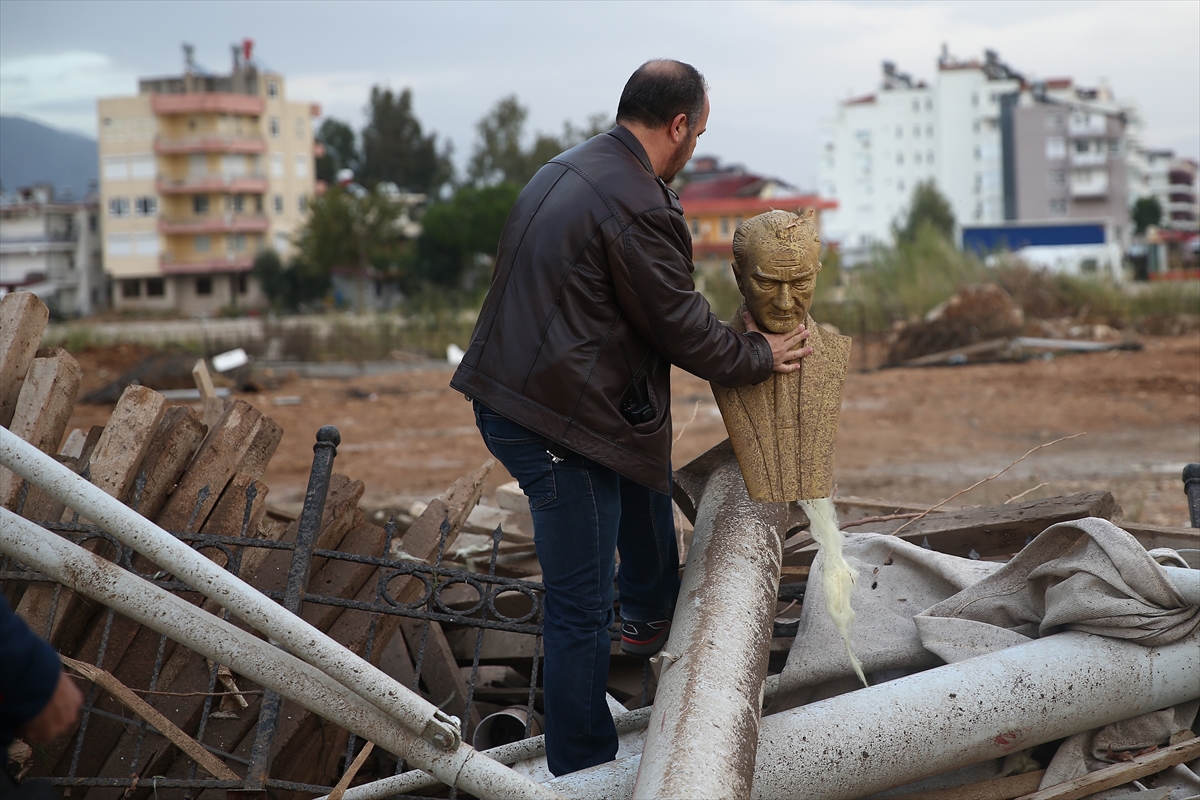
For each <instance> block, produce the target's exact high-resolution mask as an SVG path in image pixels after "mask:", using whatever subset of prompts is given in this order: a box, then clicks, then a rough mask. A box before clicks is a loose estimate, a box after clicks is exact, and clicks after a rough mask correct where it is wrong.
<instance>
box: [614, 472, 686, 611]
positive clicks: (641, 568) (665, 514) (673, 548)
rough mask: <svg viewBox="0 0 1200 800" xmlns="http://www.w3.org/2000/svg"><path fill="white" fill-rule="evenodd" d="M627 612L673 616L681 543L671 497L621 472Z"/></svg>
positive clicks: (620, 583) (621, 577) (621, 583)
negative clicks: (677, 539)
mask: <svg viewBox="0 0 1200 800" xmlns="http://www.w3.org/2000/svg"><path fill="white" fill-rule="evenodd" d="M620 481H621V525H620V531H619V533H618V537H617V547H618V549H619V550H620V552H621V568H620V570H619V571H618V573H617V587H618V588H619V589H620V590H621V618H622V619H625V620H629V621H631V622H654V621H657V620H660V619H670V617H671V615H672V614H673V613H674V610H675V599H676V598H677V597H678V596H679V546H678V544H677V543H676V541H675V512H674V507H673V506H672V505H671V498H670V497H669V496H668V495H665V494H663V493H661V492H656V491H654V490H653V489H649V488H647V487H645V486H642V485H641V484H638V483H635V482H633V481H631V480H629V479H628V478H625V477H621V478H620Z"/></svg>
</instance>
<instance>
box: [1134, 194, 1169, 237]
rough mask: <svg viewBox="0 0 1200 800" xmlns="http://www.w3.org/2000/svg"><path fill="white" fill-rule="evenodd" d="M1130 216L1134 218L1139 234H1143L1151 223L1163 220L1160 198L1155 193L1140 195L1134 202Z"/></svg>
mask: <svg viewBox="0 0 1200 800" xmlns="http://www.w3.org/2000/svg"><path fill="white" fill-rule="evenodd" d="M1130 216H1131V217H1132V219H1133V224H1134V226H1135V227H1136V228H1137V234H1138V236H1142V235H1144V234H1145V233H1146V230H1147V229H1148V228H1149V227H1150V226H1151V225H1158V224H1159V223H1160V222H1162V205H1161V204H1160V203H1159V202H1158V198H1157V197H1154V196H1153V195H1151V196H1150V197H1139V198H1138V199H1137V202H1136V203H1134V204H1133V212H1132V213H1131V214H1130Z"/></svg>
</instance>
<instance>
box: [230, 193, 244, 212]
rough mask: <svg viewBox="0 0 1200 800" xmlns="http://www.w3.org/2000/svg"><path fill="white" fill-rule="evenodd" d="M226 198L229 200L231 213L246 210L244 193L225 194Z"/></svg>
mask: <svg viewBox="0 0 1200 800" xmlns="http://www.w3.org/2000/svg"><path fill="white" fill-rule="evenodd" d="M226 198H227V199H228V201H229V210H230V211H232V212H233V213H235V214H241V213H242V212H243V211H245V210H246V195H244V194H230V195H226Z"/></svg>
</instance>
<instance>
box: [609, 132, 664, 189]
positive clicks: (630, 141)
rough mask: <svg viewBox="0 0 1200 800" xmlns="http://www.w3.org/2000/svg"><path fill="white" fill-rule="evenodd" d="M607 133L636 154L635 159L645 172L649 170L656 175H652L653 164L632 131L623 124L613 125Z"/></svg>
mask: <svg viewBox="0 0 1200 800" xmlns="http://www.w3.org/2000/svg"><path fill="white" fill-rule="evenodd" d="M608 135H609V136H613V137H615V138H616V139H617V140H619V141H620V142H621V144H623V145H625V146H626V147H628V148H629V151H630V152H631V153H633V154H634V155H635V156H637V160H638V161H640V162H642V166H643V167H645V168H646V172H649V173H650V174H651V175H653V176H654V177H656V178H657V177H658V176H657V175H654V165H653V164H651V163H650V156H648V155H646V148H644V147H642V143H641V142H639V141H638V138H637V137H636V136H634V135H633V132H632V131H630V130H629V129H628V128H626V127H625V126H624V125H614V126H612V129H611V130H609V132H608Z"/></svg>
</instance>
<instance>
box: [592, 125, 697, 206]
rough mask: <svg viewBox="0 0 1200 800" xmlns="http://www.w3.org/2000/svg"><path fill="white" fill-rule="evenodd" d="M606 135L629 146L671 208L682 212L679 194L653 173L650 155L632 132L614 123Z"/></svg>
mask: <svg viewBox="0 0 1200 800" xmlns="http://www.w3.org/2000/svg"><path fill="white" fill-rule="evenodd" d="M608 135H609V136H612V137H613V138H615V139H617V140H618V141H620V142H621V144H623V145H625V146H626V147H627V148H629V152H631V153H633V154H634V156H636V157H637V160H638V161H640V162H642V166H643V167H645V168H646V172H649V173H650V176H651V177H652V178H654V180H656V181H657V182H658V185H659V186H661V187H662V190H663V194H665V195H666V196H667V202H668V203H669V204H670V206H671V208H672V209H674V210H675V211H678V212H679V213H680V214H682V213H683V206H682V205H681V204H680V202H679V194H678V193H676V191H675V190H674V189H672V188H671V187H670V186H667V184H666V182H664V181H663V179H662V178H660V177H658V176H657V175H655V174H654V165H653V164H651V163H650V156H648V155H647V154H646V148H644V147H642V143H641V142H639V141H638V138H637V137H636V136H634V135H633V132H632V131H630V130H629V129H628V128H626V127H625V126H623V125H614V126H613V127H612V129H611V130H610V131H608Z"/></svg>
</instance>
